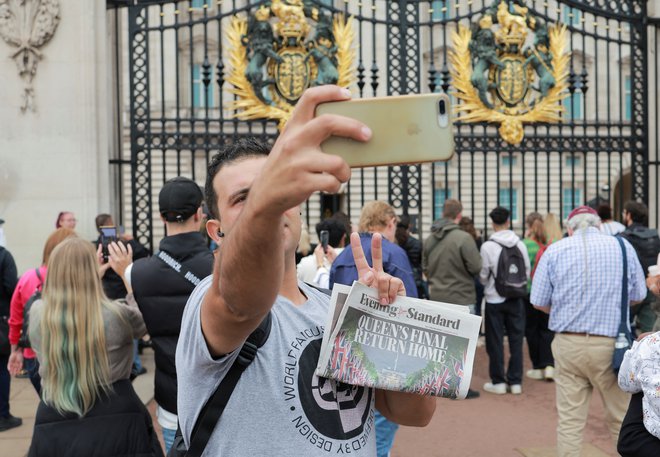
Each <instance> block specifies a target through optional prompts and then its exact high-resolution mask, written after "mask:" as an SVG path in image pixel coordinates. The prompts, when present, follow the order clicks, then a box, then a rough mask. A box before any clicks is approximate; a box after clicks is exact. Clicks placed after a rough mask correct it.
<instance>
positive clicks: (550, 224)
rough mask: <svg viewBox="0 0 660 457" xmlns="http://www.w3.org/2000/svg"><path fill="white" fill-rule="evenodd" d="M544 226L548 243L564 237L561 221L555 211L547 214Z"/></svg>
mask: <svg viewBox="0 0 660 457" xmlns="http://www.w3.org/2000/svg"><path fill="white" fill-rule="evenodd" d="M543 228H544V229H545V238H546V240H547V241H548V245H550V244H552V243H554V242H555V241H559V240H561V239H562V238H563V237H564V233H563V232H562V231H561V223H560V222H559V218H558V217H557V215H556V214H555V213H548V214H547V216H545V222H544V224H543Z"/></svg>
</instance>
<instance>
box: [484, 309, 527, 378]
mask: <svg viewBox="0 0 660 457" xmlns="http://www.w3.org/2000/svg"><path fill="white" fill-rule="evenodd" d="M505 330H506V334H507V338H508V340H509V352H510V357H509V367H508V369H507V370H506V374H505V372H504V332H505ZM524 336H525V311H524V305H523V299H522V298H511V299H508V300H506V301H504V302H503V303H486V352H488V358H489V365H488V371H489V374H490V379H491V381H492V383H493V384H500V383H503V382H504V383H507V384H510V385H511V384H522V371H523V338H524Z"/></svg>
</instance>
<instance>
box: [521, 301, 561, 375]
mask: <svg viewBox="0 0 660 457" xmlns="http://www.w3.org/2000/svg"><path fill="white" fill-rule="evenodd" d="M549 318H550V316H549V315H548V314H547V313H544V312H543V311H539V310H538V309H536V308H534V307H533V306H532V304H531V303H530V301H529V297H527V298H526V299H525V338H527V346H528V347H529V358H530V359H532V366H533V367H534V368H536V369H539V368H540V369H543V368H545V367H547V366H552V367H554V366H555V359H554V358H553V357H552V349H551V348H550V345H551V344H552V340H553V338H554V337H555V332H553V331H552V330H550V329H549V328H548V319H549Z"/></svg>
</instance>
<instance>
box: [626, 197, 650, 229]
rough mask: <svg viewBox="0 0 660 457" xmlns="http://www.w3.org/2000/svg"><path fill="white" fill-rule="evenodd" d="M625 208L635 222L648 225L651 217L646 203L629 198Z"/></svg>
mask: <svg viewBox="0 0 660 457" xmlns="http://www.w3.org/2000/svg"><path fill="white" fill-rule="evenodd" d="M623 209H624V210H625V211H626V212H627V213H628V214H630V217H632V220H633V222H635V223H637V224H642V225H646V224H647V221H648V218H649V209H648V208H647V207H646V205H645V204H644V203H639V202H636V201H634V200H628V201H627V202H626V204H625V205H623Z"/></svg>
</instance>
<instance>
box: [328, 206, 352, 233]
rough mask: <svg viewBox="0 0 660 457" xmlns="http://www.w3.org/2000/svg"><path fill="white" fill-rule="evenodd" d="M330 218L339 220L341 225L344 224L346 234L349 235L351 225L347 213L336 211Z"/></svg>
mask: <svg viewBox="0 0 660 457" xmlns="http://www.w3.org/2000/svg"><path fill="white" fill-rule="evenodd" d="M331 219H335V220H337V221H339V222H341V223H342V225H343V226H344V229H345V232H346V235H347V236H350V234H351V232H352V231H353V227H352V225H351V218H350V217H348V214H346V213H345V212H343V211H337V212H336V213H335V214H333V215H332V218H331Z"/></svg>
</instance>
